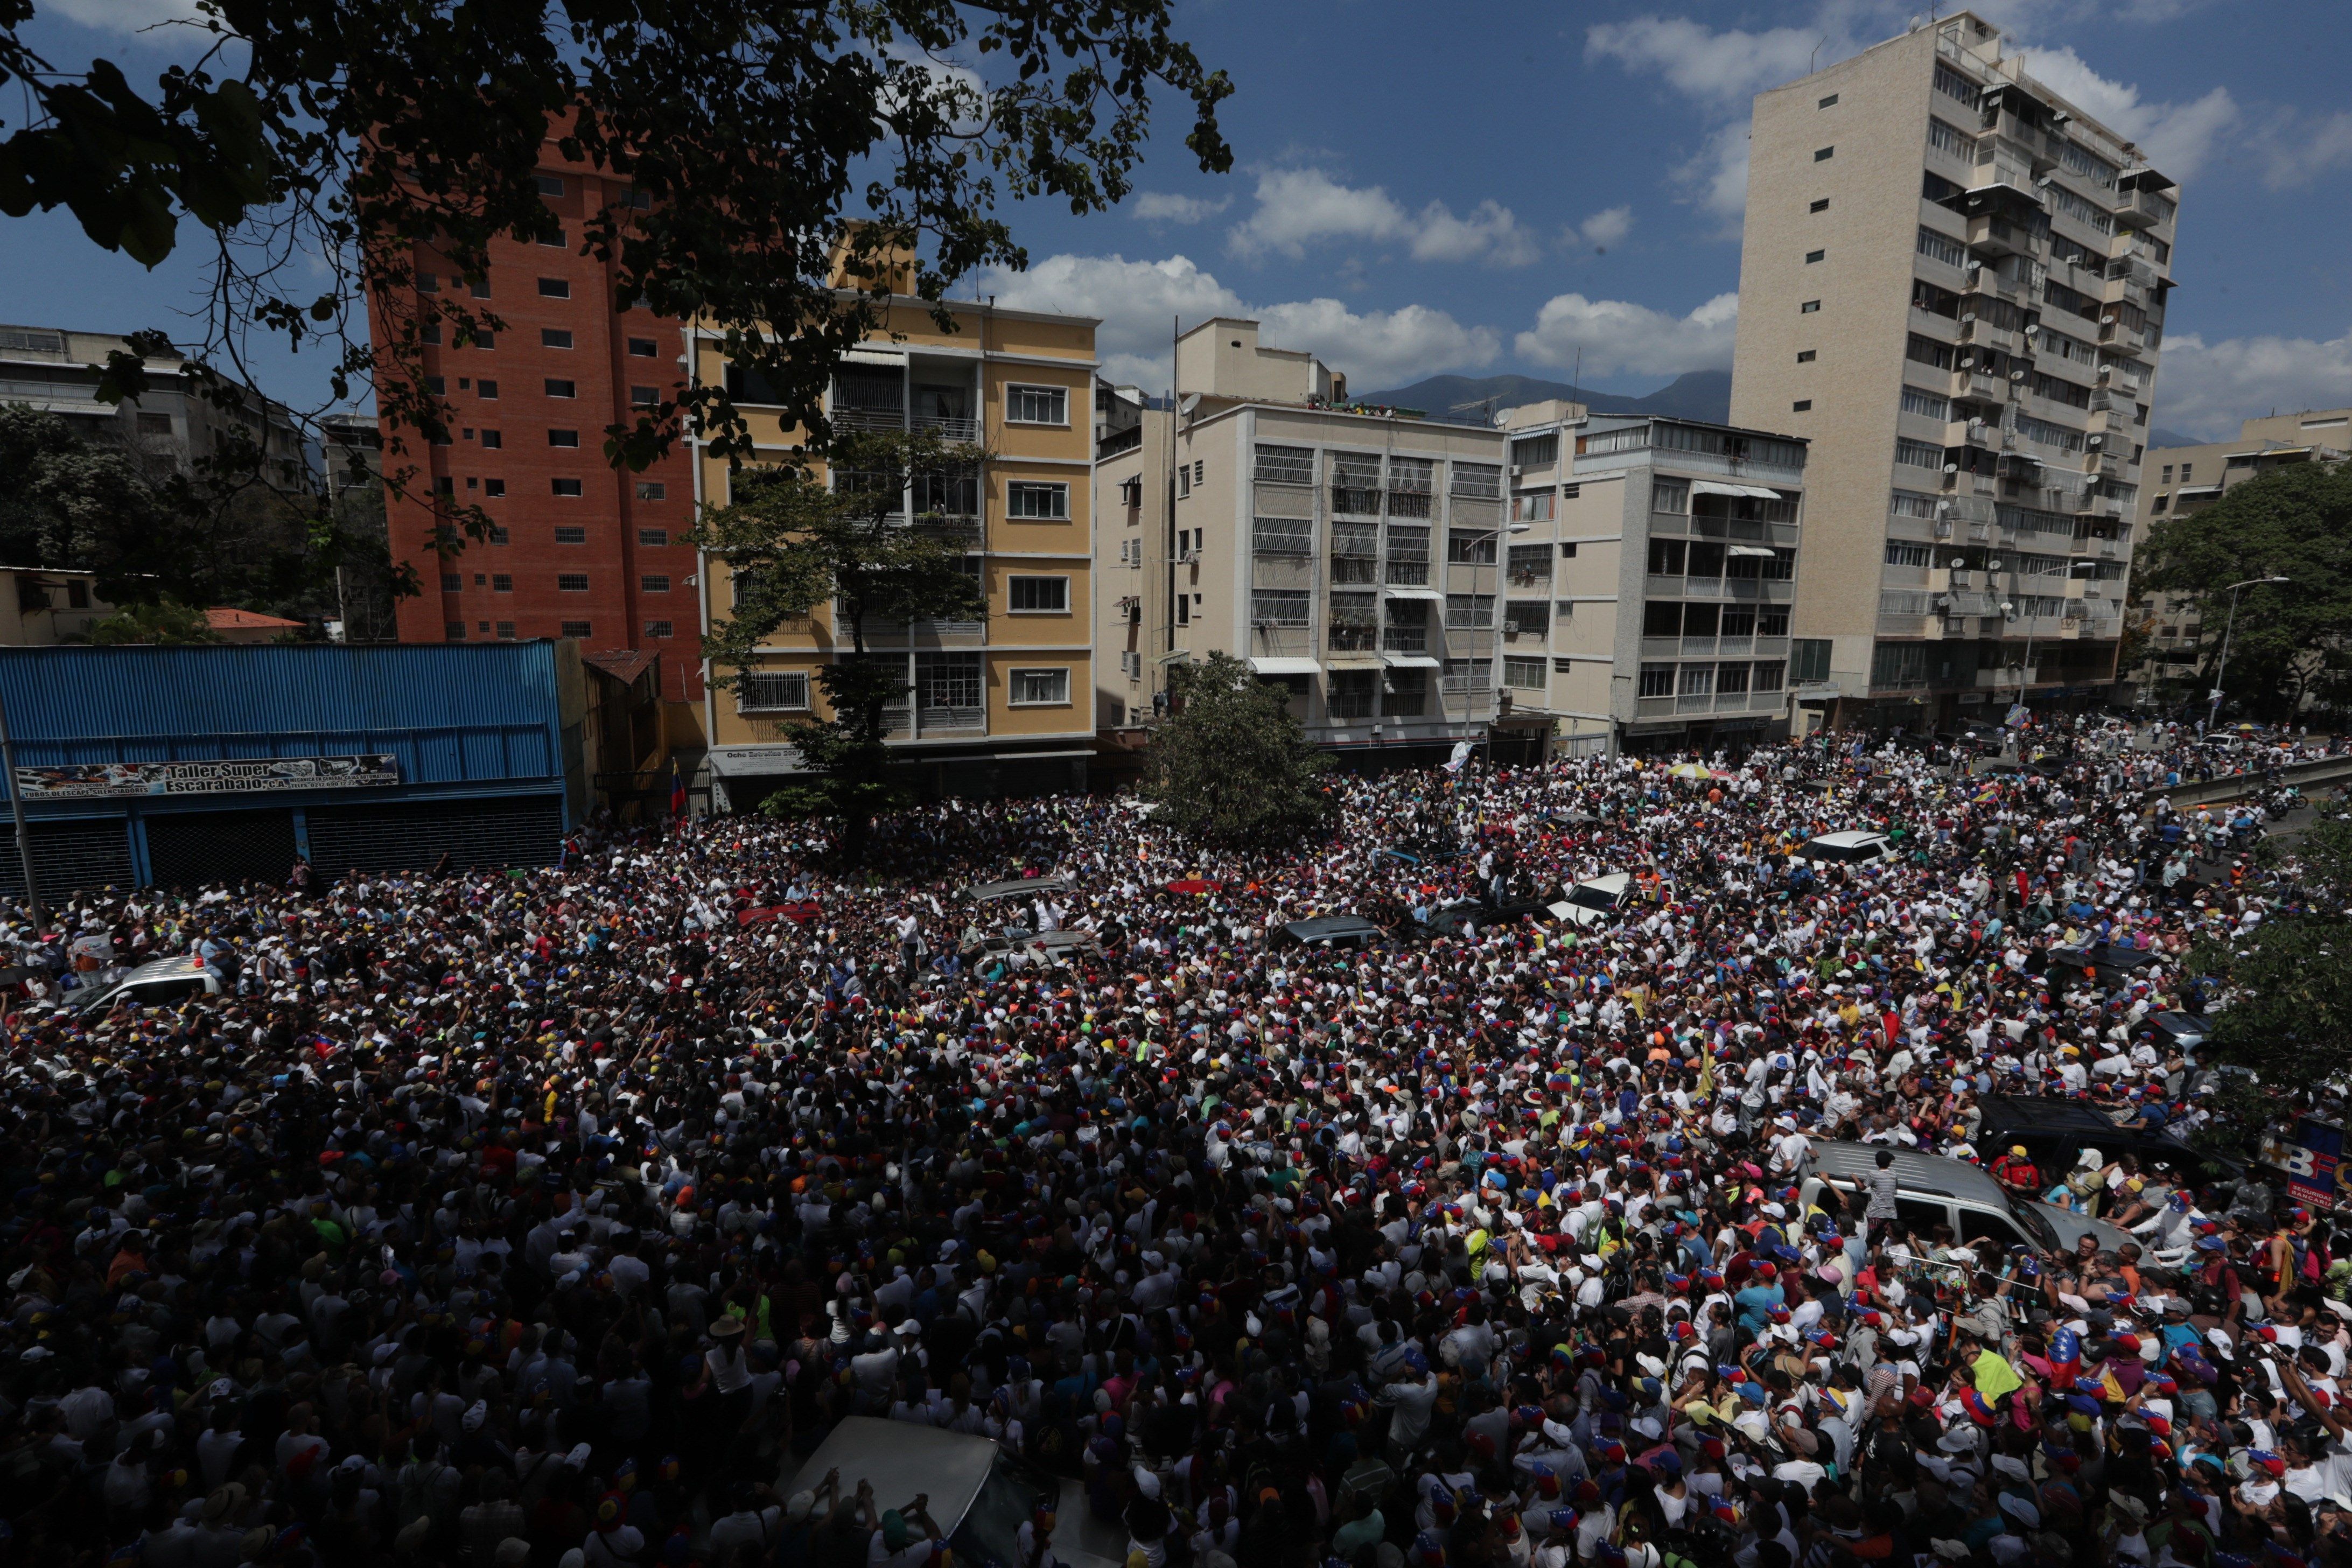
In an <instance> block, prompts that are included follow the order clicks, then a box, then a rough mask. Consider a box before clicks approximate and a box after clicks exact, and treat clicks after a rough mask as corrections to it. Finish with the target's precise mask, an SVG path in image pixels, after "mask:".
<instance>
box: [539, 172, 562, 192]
mask: <svg viewBox="0 0 2352 1568" xmlns="http://www.w3.org/2000/svg"><path fill="white" fill-rule="evenodd" d="M539 194H540V195H542V196H560V195H562V194H563V176H562V175H561V174H541V175H540V176H539Z"/></svg>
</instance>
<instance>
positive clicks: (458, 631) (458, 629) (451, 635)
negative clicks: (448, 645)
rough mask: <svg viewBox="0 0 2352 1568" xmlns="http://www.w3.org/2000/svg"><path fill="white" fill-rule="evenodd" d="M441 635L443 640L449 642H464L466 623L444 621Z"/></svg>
mask: <svg viewBox="0 0 2352 1568" xmlns="http://www.w3.org/2000/svg"><path fill="white" fill-rule="evenodd" d="M441 636H442V638H443V640H445V641H447V642H464V641H465V640H466V623H465V622H463V621H444V622H442V623H441Z"/></svg>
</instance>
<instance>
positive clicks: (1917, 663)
mask: <svg viewBox="0 0 2352 1568" xmlns="http://www.w3.org/2000/svg"><path fill="white" fill-rule="evenodd" d="M1870 684H1871V685H1872V686H1874V687H1890V686H1891V687H1906V686H1925V685H1927V644H1926V643H1919V642H1883V643H1880V644H1879V645H1878V646H1877V647H1875V648H1874V649H1873V650H1872V651H1871V658H1870Z"/></svg>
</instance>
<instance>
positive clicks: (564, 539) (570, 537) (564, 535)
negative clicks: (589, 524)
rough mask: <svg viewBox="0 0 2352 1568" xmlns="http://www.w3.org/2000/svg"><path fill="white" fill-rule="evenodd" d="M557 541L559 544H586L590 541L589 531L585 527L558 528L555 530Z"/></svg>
mask: <svg viewBox="0 0 2352 1568" xmlns="http://www.w3.org/2000/svg"><path fill="white" fill-rule="evenodd" d="M555 542H556V543H558V544H585V543H587V542H588V531H587V530H586V529H584V528H558V529H557V530H556V531H555Z"/></svg>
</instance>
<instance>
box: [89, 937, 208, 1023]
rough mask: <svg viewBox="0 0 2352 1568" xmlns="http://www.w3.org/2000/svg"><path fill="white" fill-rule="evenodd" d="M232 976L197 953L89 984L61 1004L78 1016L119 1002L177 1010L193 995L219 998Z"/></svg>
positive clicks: (148, 965)
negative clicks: (97, 983) (114, 978)
mask: <svg viewBox="0 0 2352 1568" xmlns="http://www.w3.org/2000/svg"><path fill="white" fill-rule="evenodd" d="M228 987H229V981H228V977H227V976H226V975H225V974H223V973H221V972H220V971H219V970H218V969H216V968H214V967H212V966H210V965H208V964H206V963H205V962H204V960H202V959H200V958H198V957H197V956H196V955H195V954H194V953H192V952H184V953H182V954H180V955H179V956H178V957H177V958H159V959H157V960H156V961H155V962H154V963H142V964H141V965H140V966H139V967H138V968H136V969H134V970H132V971H131V973H128V974H126V975H124V976H122V977H121V979H120V980H117V981H115V982H114V983H113V984H107V985H86V986H84V987H82V988H81V989H80V990H79V991H69V992H68V993H67V994H66V995H65V997H64V999H63V1001H62V1002H61V1003H60V1005H62V1006H65V1007H68V1008H70V1009H71V1010H73V1011H74V1012H77V1013H103V1012H105V1011H107V1010H108V1009H109V1008H110V1007H112V1006H113V1005H115V1004H116V1003H118V1002H128V1003H129V1004H131V1005H132V1006H134V1007H176V1006H178V1005H180V1004H181V1003H183V1002H185V1001H186V1000H188V998H190V997H191V996H218V995H220V994H222V993H224V992H226V990H227V989H228Z"/></svg>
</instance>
